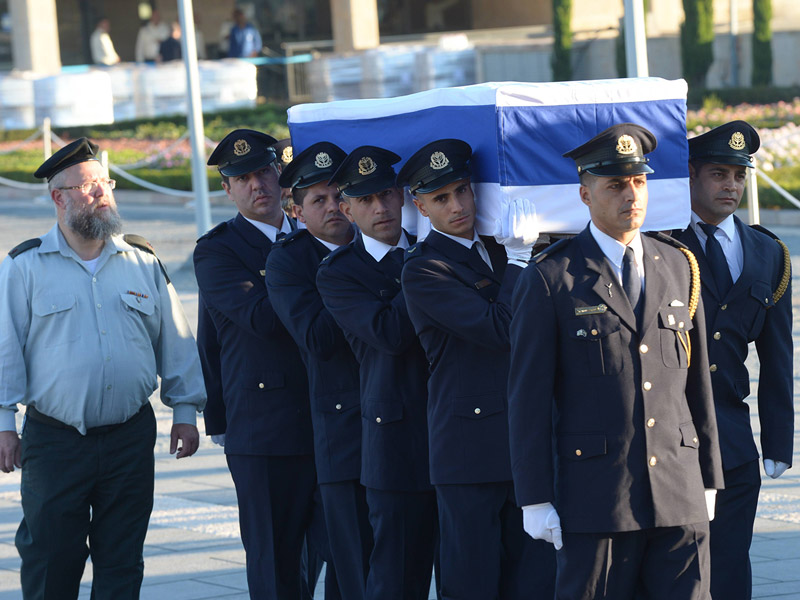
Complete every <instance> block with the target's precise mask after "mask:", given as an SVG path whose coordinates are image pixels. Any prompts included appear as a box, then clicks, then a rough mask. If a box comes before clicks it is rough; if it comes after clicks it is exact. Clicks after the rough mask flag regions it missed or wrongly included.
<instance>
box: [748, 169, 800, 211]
mask: <svg viewBox="0 0 800 600" xmlns="http://www.w3.org/2000/svg"><path fill="white" fill-rule="evenodd" d="M756 174H757V175H758V176H759V177H761V179H763V180H764V181H765V182H766V183H767V184H768V185H769V187H771V188H772V189H773V190H775V191H776V192H778V193H779V194H780V195H781V196H783V197H784V198H785V199H786V200H788V201H789V202H790V203H792V204H794V205H795V206H796V207H797V208H800V200H798V199H797V198H795V197H794V196H792V195H791V194H790V193H789V192H787V191H786V190H785V189H783V188H782V187H781V186H780V185H778V184H777V183H775V181H773V179H772V178H771V177H770V176H769V175H767V174H766V173H764V171H762V170H761V169H759V168H756Z"/></svg>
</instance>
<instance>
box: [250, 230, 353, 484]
mask: <svg viewBox="0 0 800 600" xmlns="http://www.w3.org/2000/svg"><path fill="white" fill-rule="evenodd" d="M329 252H330V251H329V250H328V249H327V248H326V247H325V246H324V245H323V244H322V243H320V242H319V241H318V240H316V239H315V238H314V236H312V235H311V234H310V233H309V232H308V230H307V229H298V230H297V231H293V232H292V233H290V234H289V235H287V236H286V237H285V238H283V239H282V240H278V242H276V243H275V245H274V246H273V249H272V252H270V255H269V258H268V259H267V266H266V271H267V289H268V290H269V294H270V297H271V298H272V304H273V306H274V307H275V312H276V313H277V314H278V316H279V317H280V319H281V320H282V321H283V324H284V325H285V326H286V328H287V329H288V330H289V333H290V334H291V335H292V337H293V338H294V340H295V341H296V342H297V345H298V346H299V347H300V352H301V354H302V356H303V361H304V362H305V364H306V368H307V369H308V382H309V389H310V393H311V419H312V423H313V425H314V455H315V460H316V464H317V479H318V481H319V483H335V482H340V481H350V480H353V479H356V480H357V479H359V478H360V476H361V411H360V410H359V408H360V407H359V389H358V361H356V357H355V356H353V352H352V350H350V346H349V345H348V343H347V340H346V339H345V337H344V334H343V333H342V330H341V328H340V327H339V326H338V325H337V324H336V321H334V319H333V317H332V316H331V314H330V313H329V312H328V311H327V310H326V308H325V306H324V305H323V304H322V298H321V297H320V295H319V292H318V291H317V284H316V279H317V268H318V267H319V263H320V261H321V260H322V259H323V258H325V256H327V255H328V254H329Z"/></svg>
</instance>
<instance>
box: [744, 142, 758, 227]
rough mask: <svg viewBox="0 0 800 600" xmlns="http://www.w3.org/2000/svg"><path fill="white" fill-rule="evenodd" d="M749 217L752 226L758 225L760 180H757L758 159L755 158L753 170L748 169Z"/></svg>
mask: <svg viewBox="0 0 800 600" xmlns="http://www.w3.org/2000/svg"><path fill="white" fill-rule="evenodd" d="M747 217H748V218H749V219H750V225H758V224H759V223H760V222H761V215H760V214H759V210H758V179H757V178H756V159H755V158H753V168H752V169H747Z"/></svg>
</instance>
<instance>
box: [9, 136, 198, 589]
mask: <svg viewBox="0 0 800 600" xmlns="http://www.w3.org/2000/svg"><path fill="white" fill-rule="evenodd" d="M35 176H36V177H41V178H47V180H48V184H49V189H50V197H51V199H52V200H53V204H55V208H56V217H57V223H56V225H54V226H53V228H52V229H51V230H50V231H49V232H48V233H46V234H45V235H43V236H42V237H41V238H35V239H32V240H28V241H27V242H23V243H22V244H20V245H19V246H17V247H16V248H14V249H13V250H12V251H11V252H9V257H8V258H6V259H5V260H4V261H3V262H2V264H0V471H3V472H5V473H8V472H11V471H13V470H14V468H15V467H16V468H22V482H21V486H20V491H21V494H22V510H23V518H22V523H21V524H20V526H19V529H18V530H17V535H16V540H15V541H16V546H17V550H18V551H19V554H20V557H21V559H22V566H21V568H20V578H21V582H22V594H23V596H24V597H25V598H26V599H36V600H40V599H42V600H43V599H48V598H58V599H62V598H64V599H69V598H77V597H78V592H79V586H80V581H81V576H82V574H83V569H84V566H85V563H86V558H87V557H88V556H89V555H91V557H92V566H93V580H92V598H94V599H96V600H110V599H112V598H113V599H114V600H118V599H121V598H138V597H139V588H140V587H141V583H142V576H143V573H144V562H143V559H142V546H143V544H144V538H145V534H146V533H147V524H148V521H149V519H150V512H151V510H152V507H153V476H154V459H153V447H154V445H155V439H156V423H155V416H154V414H153V409H152V407H151V405H150V402H149V397H150V395H151V394H152V393H153V392H154V391H155V389H156V387H157V386H158V376H161V401H162V402H163V403H164V404H166V405H167V406H169V407H171V408H172V409H173V425H172V431H171V440H170V452H171V453H173V454H175V453H176V452H177V458H183V457H185V456H191V455H192V454H194V453H195V451H196V450H197V447H198V443H199V435H198V432H197V427H196V426H195V418H196V413H197V412H198V411H200V410H202V409H203V407H204V405H205V400H206V398H205V388H204V385H203V377H202V373H201V370H200V360H199V357H198V353H197V347H196V346H195V342H194V339H193V337H192V333H191V331H190V329H189V325H188V323H187V322H186V317H185V316H184V314H183V311H182V309H181V306H180V301H179V300H178V296H177V294H176V292H175V289H174V288H173V287H172V285H171V284H170V282H169V279H168V277H167V275H166V271H164V269H163V267H162V266H161V264H160V262H159V261H158V258H157V257H156V256H155V253H154V252H153V249H152V248H151V247H150V245H149V244H148V243H147V242H146V241H145V240H144V239H143V238H140V237H138V236H120V235H118V234H119V233H120V231H121V229H122V222H121V220H120V217H119V213H118V212H117V205H116V203H115V202H114V195H113V193H112V190H113V189H114V186H115V182H114V180H113V179H108V173H107V172H106V169H105V168H104V167H103V166H102V165H101V164H100V162H99V161H98V159H97V146H96V145H95V144H93V143H92V142H90V141H89V140H87V139H86V138H81V139H79V140H76V141H75V142H72V143H71V144H69V145H67V146H65V147H64V148H62V149H61V150H59V151H58V152H56V153H55V154H54V155H53V156H52V157H50V158H49V159H48V160H46V161H45V162H44V164H42V166H40V167H39V169H38V170H37V171H36V173H35ZM18 404H24V405H26V407H27V410H26V419H25V421H24V425H23V429H22V440H21V442H20V438H19V436H18V435H17V431H16V423H15V417H14V413H15V412H16V410H17V405H18ZM87 540H88V545H87Z"/></svg>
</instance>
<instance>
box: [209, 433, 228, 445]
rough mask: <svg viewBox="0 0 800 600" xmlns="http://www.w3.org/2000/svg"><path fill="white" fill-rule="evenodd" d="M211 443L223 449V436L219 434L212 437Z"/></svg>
mask: <svg viewBox="0 0 800 600" xmlns="http://www.w3.org/2000/svg"><path fill="white" fill-rule="evenodd" d="M211 441H212V442H214V443H215V444H216V445H217V446H222V447H223V448H224V447H225V434H224V433H220V434H219V435H212V436H211Z"/></svg>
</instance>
